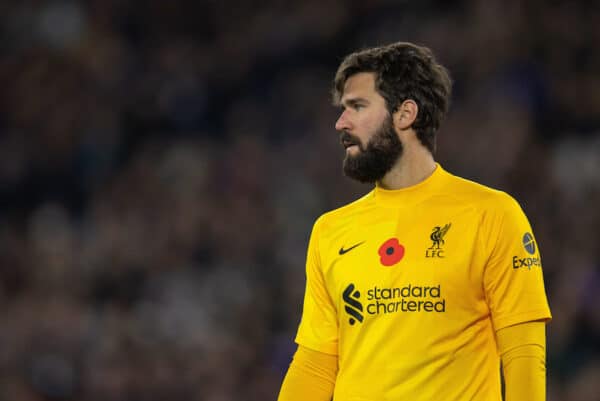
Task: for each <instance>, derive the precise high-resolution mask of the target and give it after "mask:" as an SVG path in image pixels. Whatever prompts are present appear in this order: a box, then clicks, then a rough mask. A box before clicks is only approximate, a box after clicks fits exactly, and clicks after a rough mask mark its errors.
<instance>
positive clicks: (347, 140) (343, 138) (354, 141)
mask: <svg viewBox="0 0 600 401" xmlns="http://www.w3.org/2000/svg"><path fill="white" fill-rule="evenodd" d="M340 143H341V144H342V145H347V144H350V145H357V146H358V147H359V148H362V143H361V142H360V139H359V138H358V137H356V136H354V135H352V134H349V133H348V132H346V131H344V132H342V133H341V135H340Z"/></svg>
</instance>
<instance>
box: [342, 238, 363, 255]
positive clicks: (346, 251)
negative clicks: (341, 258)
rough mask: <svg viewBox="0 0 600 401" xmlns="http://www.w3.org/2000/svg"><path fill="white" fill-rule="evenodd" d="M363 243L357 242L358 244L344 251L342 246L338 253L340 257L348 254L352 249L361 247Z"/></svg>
mask: <svg viewBox="0 0 600 401" xmlns="http://www.w3.org/2000/svg"><path fill="white" fill-rule="evenodd" d="M364 243H365V241H363V242H359V243H358V244H356V245H352V246H351V247H350V248H347V249H344V247H343V246H342V247H341V248H340V252H339V253H340V255H343V254H346V253H348V252H350V251H351V250H353V249H354V248H356V247H357V246H360V245H362V244H364Z"/></svg>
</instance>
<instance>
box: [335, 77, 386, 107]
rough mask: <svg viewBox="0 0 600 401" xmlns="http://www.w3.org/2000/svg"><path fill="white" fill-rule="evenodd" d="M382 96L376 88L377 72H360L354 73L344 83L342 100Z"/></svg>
mask: <svg viewBox="0 0 600 401" xmlns="http://www.w3.org/2000/svg"><path fill="white" fill-rule="evenodd" d="M375 97H380V96H379V94H378V93H377V91H376V90H375V73H373V72H359V73H358V74H354V75H352V76H351V77H350V78H348V79H347V80H346V82H345V83H344V92H343V93H342V98H341V102H342V103H343V102H344V100H347V99H355V98H366V99H372V98H375Z"/></svg>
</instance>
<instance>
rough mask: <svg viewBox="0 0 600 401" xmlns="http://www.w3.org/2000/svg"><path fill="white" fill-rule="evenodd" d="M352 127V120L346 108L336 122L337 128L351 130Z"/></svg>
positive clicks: (337, 129)
mask: <svg viewBox="0 0 600 401" xmlns="http://www.w3.org/2000/svg"><path fill="white" fill-rule="evenodd" d="M351 128H352V124H351V123H350V120H349V119H348V115H347V114H346V110H344V111H343V112H342V114H340V117H339V118H338V119H337V121H336V122H335V129H336V131H344V130H350V129H351Z"/></svg>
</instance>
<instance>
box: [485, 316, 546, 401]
mask: <svg viewBox="0 0 600 401" xmlns="http://www.w3.org/2000/svg"><path fill="white" fill-rule="evenodd" d="M545 330H546V324H545V322H543V321H534V322H526V323H520V324H516V325H514V326H509V327H505V328H503V329H500V330H498V331H497V332H496V336H497V340H498V349H499V351H500V355H501V358H502V369H503V372H504V382H505V398H504V399H505V400H506V401H518V400H528V401H543V400H545V399H546V332H545Z"/></svg>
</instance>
